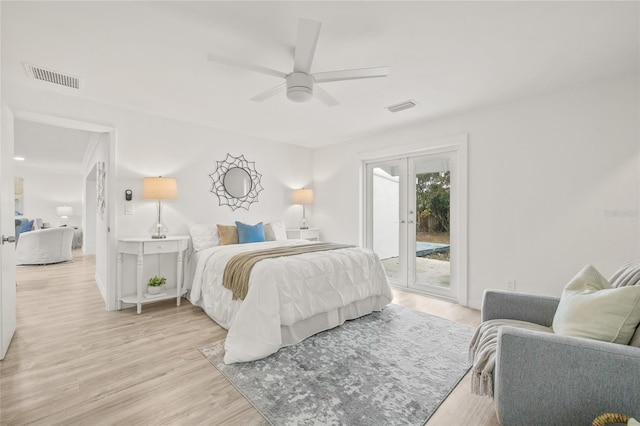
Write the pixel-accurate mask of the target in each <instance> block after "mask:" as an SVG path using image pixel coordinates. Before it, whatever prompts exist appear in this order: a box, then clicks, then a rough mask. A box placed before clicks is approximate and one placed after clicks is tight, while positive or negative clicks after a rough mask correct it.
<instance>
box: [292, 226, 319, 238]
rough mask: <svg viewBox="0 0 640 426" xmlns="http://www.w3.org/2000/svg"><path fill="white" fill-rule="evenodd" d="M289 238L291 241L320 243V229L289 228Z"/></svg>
mask: <svg viewBox="0 0 640 426" xmlns="http://www.w3.org/2000/svg"><path fill="white" fill-rule="evenodd" d="M287 238H288V239H290V240H309V241H320V230H319V229H318V228H309V229H299V228H289V229H287Z"/></svg>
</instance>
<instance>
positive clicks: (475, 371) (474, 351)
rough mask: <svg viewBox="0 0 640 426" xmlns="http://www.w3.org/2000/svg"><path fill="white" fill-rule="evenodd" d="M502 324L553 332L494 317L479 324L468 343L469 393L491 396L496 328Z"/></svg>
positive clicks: (496, 336)
mask: <svg viewBox="0 0 640 426" xmlns="http://www.w3.org/2000/svg"><path fill="white" fill-rule="evenodd" d="M503 325H509V326H512V327H518V328H524V329H526V330H536V331H542V332H547V333H553V330H552V329H551V328H550V327H545V326H542V325H538V324H534V323H531V322H525V321H518V320H508V319H495V320H489V321H485V322H483V323H482V324H480V325H479V326H478V328H477V329H476V332H475V334H474V335H473V338H472V339H471V344H470V345H469V362H471V364H472V365H471V393H474V394H476V395H480V396H490V397H492V398H493V369H494V368H495V365H496V346H497V345H498V328H500V327H501V326H503Z"/></svg>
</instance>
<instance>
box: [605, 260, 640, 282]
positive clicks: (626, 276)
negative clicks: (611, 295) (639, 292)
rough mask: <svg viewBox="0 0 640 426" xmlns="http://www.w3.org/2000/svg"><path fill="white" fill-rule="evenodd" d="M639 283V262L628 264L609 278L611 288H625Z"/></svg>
mask: <svg viewBox="0 0 640 426" xmlns="http://www.w3.org/2000/svg"><path fill="white" fill-rule="evenodd" d="M639 282H640V261H635V262H630V263H627V264H626V265H624V266H622V267H621V268H620V269H618V270H617V271H616V272H615V273H614V274H613V275H612V276H611V278H609V283H611V287H627V286H632V285H637V284H638V283H639Z"/></svg>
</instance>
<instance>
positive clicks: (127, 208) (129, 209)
mask: <svg viewBox="0 0 640 426" xmlns="http://www.w3.org/2000/svg"><path fill="white" fill-rule="evenodd" d="M124 214H133V206H132V205H131V204H129V203H127V204H125V205H124Z"/></svg>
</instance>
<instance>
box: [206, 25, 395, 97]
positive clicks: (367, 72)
mask: <svg viewBox="0 0 640 426" xmlns="http://www.w3.org/2000/svg"><path fill="white" fill-rule="evenodd" d="M321 25H322V24H321V23H320V22H318V21H312V20H310V19H304V18H300V22H299V23H298V41H297V44H296V48H295V55H294V63H293V71H292V72H290V73H289V74H286V73H284V72H281V71H276V70H273V69H271V68H266V67H263V66H260V65H253V64H245V63H243V62H238V61H236V60H233V59H229V58H225V57H222V56H219V55H216V54H213V53H209V54H208V55H207V59H208V60H210V61H211V62H216V63H220V64H224V65H229V66H233V67H238V68H243V69H246V70H249V71H255V72H259V73H262V74H267V75H272V76H274V77H280V78H283V79H284V80H285V82H284V83H282V84H279V85H277V86H276V87H273V88H271V89H269V90H267V91H265V92H262V93H260V94H258V95H256V96H254V97H253V98H251V100H253V101H257V102H260V101H264V100H265V99H269V98H271V97H273V96H275V95H277V94H279V93H282V92H283V91H285V90H286V92H287V98H289V99H290V100H292V101H293V102H307V101H309V100H311V99H312V98H313V97H314V96H315V97H316V98H317V99H318V100H320V101H321V102H323V103H324V104H326V105H328V106H335V105H338V103H339V102H338V101H337V100H336V99H335V98H334V97H333V96H331V95H330V94H329V93H327V92H326V91H325V90H324V89H323V88H321V87H320V86H318V84H317V83H328V82H331V81H343V80H357V79H361V78H375V77H386V76H387V75H388V74H389V69H390V68H389V67H373V68H359V69H351V70H340V71H326V72H317V73H313V74H311V64H312V63H313V56H314V54H315V50H316V45H317V44H318V36H319V35H320V26H321Z"/></svg>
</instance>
